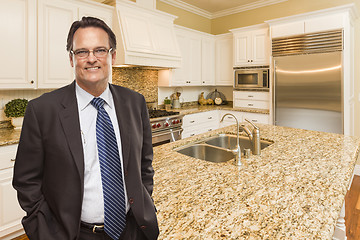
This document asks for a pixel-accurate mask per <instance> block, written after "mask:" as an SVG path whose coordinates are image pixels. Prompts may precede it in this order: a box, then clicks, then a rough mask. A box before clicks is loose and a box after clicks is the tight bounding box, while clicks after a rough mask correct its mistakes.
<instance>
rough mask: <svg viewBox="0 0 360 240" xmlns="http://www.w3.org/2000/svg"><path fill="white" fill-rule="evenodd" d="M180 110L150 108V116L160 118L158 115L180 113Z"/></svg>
mask: <svg viewBox="0 0 360 240" xmlns="http://www.w3.org/2000/svg"><path fill="white" fill-rule="evenodd" d="M178 114H179V112H170V111H166V110H161V109H149V117H150V118H158V117H165V116H172V115H178Z"/></svg>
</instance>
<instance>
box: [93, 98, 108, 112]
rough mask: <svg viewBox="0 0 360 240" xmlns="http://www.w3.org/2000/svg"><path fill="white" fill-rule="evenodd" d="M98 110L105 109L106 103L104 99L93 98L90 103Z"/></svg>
mask: <svg viewBox="0 0 360 240" xmlns="http://www.w3.org/2000/svg"><path fill="white" fill-rule="evenodd" d="M90 103H91V104H92V105H93V106H94V107H95V108H96V109H97V110H100V108H102V107H104V104H105V101H104V99H102V98H99V97H97V98H93V99H92V100H91V102H90Z"/></svg>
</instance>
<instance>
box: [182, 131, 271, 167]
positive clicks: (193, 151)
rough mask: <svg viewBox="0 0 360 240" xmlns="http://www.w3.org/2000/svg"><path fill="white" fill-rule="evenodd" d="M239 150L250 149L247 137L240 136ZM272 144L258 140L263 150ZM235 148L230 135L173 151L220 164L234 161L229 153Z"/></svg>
mask: <svg viewBox="0 0 360 240" xmlns="http://www.w3.org/2000/svg"><path fill="white" fill-rule="evenodd" d="M239 139H240V148H241V150H242V151H243V150H244V149H246V148H248V149H252V144H251V142H250V140H249V138H248V137H247V136H240V137H239ZM272 143H273V142H269V141H266V140H260V147H261V149H264V148H266V147H268V146H270V145H271V144H272ZM235 148H236V136H234V135H230V134H219V135H216V136H212V137H209V138H206V139H204V140H202V141H199V142H196V143H192V144H191V145H186V146H183V147H180V148H177V149H175V150H176V151H177V152H178V153H181V154H184V155H187V156H189V157H193V158H198V159H202V160H205V161H209V162H214V163H220V162H226V161H229V160H230V159H234V157H235V156H234V154H233V153H232V152H231V151H229V150H233V149H235Z"/></svg>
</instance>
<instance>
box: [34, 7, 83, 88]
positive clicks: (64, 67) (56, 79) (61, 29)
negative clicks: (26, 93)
mask: <svg viewBox="0 0 360 240" xmlns="http://www.w3.org/2000/svg"><path fill="white" fill-rule="evenodd" d="M38 15H39V18H38V29H39V36H38V37H39V41H38V42H39V51H38V53H39V57H38V63H39V65H38V87H39V88H59V87H62V86H64V85H66V84H69V83H71V82H72V81H73V79H74V74H73V70H72V68H71V66H70V60H69V54H68V52H67V51H66V47H65V46H66V39H67V35H68V32H69V29H70V26H71V24H72V23H73V22H74V21H75V20H77V19H78V17H77V16H78V14H77V6H75V5H73V4H71V3H70V2H69V1H61V0H46V1H39V13H38Z"/></svg>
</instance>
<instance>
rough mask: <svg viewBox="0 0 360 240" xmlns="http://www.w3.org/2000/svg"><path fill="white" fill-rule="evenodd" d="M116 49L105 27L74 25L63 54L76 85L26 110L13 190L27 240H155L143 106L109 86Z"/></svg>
mask: <svg viewBox="0 0 360 240" xmlns="http://www.w3.org/2000/svg"><path fill="white" fill-rule="evenodd" d="M115 49H116V38H115V35H114V33H113V32H112V31H111V29H110V28H109V27H108V26H107V25H106V24H105V23H104V22H103V21H101V20H99V19H97V18H91V17H84V18H82V20H81V21H76V22H74V23H73V25H72V26H71V28H70V31H69V35H68V42H67V50H68V51H69V56H70V63H71V66H72V67H74V71H75V81H74V82H73V83H72V84H70V85H68V86H65V87H63V88H60V89H57V90H55V91H53V92H50V93H47V94H44V95H42V96H41V97H39V98H37V99H34V100H32V101H30V102H29V104H28V107H27V109H26V114H25V119H24V124H23V128H22V133H21V137H20V142H19V147H18V152H17V156H16V163H15V167H14V180H13V186H14V188H15V189H16V190H17V192H18V199H19V202H20V205H21V207H22V208H23V209H24V210H25V211H26V213H27V215H26V216H25V217H24V218H23V221H22V223H23V226H24V229H25V232H26V234H27V235H28V237H29V239H30V240H37V239H44V240H51V239H59V240H67V239H69V240H72V239H79V240H85V239H86V240H91V239H128V240H130V239H131V240H136V239H139V240H140V239H150V240H152V239H157V236H158V234H159V230H158V225H157V220H156V214H155V206H154V203H153V201H152V198H151V194H152V190H153V175H154V170H153V168H152V159H153V151H152V141H151V128H150V122H149V117H148V112H147V107H146V103H145V99H144V97H143V96H142V95H140V94H138V93H136V92H134V91H131V90H129V89H127V88H124V87H120V86H115V85H112V84H109V83H108V81H109V80H110V78H111V74H112V71H111V69H112V64H113V62H114V60H115V56H116V50H115ZM95 98H96V99H98V100H99V99H100V101H101V102H102V104H104V105H103V107H101V106H100V107H99V106H98V104H97V103H94V102H93V99H95ZM104 110H105V111H104ZM100 115H101V116H105V119H106V123H103V122H101V120H99V119H100ZM102 124H105V125H106V126H105V125H104V126H105V127H102V126H103V125H102ZM104 128H106V129H109V130H108V131H109V132H110V133H111V135H112V136H108V135H107V134H109V133H108V132H105V133H104V131H105V130H104ZM102 134H103V135H102ZM104 134H105V135H104ZM109 139H114V141H111V142H109ZM103 141H105V142H103ZM110 145H111V149H110ZM104 148H105V150H104ZM109 149H110V150H109ZM114 149H115V150H114ZM104 151H105V152H106V151H111V154H114V157H115V156H116V157H115V159H116V160H115V161H114V159H113V158H112V157H111V156H112V155H109V154H108V153H105V155H104V153H103V152H104ZM101 154H103V155H101ZM109 162H110V163H111V164H114V165H110V167H109V165H106V164H109ZM115 165H116V166H118V167H116V168H115V167H113V166H115ZM114 169H115V170H116V169H119V170H116V171H115V170H114ZM106 174H108V175H106ZM109 174H110V175H109ZM104 176H106V177H104ZM107 177H108V178H111V179H112V178H113V177H114V178H117V180H116V182H117V184H118V185H112V184H113V181H112V180H111V181H106V178H107ZM104 178H105V180H104ZM114 181H115V180H114ZM109 182H110V183H109ZM114 186H119V187H114ZM109 190H110V191H109ZM118 192H119V193H118ZM111 194H112V195H111ZM109 195H111V197H110V201H109V200H108V199H109ZM113 204H115V205H113ZM113 206H116V207H113ZM115 212H116V214H115ZM113 215H115V216H113ZM109 219H110V220H109ZM114 219H115V220H114ZM119 219H120V221H119ZM122 219H123V220H124V219H125V220H124V221H123V222H122Z"/></svg>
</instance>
